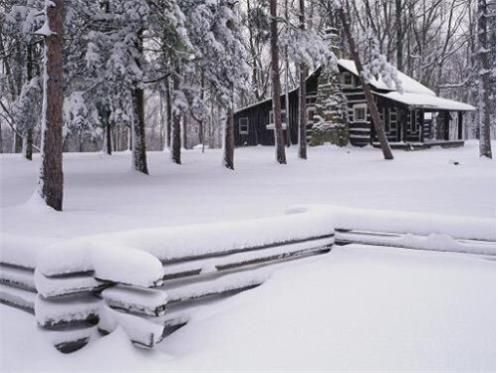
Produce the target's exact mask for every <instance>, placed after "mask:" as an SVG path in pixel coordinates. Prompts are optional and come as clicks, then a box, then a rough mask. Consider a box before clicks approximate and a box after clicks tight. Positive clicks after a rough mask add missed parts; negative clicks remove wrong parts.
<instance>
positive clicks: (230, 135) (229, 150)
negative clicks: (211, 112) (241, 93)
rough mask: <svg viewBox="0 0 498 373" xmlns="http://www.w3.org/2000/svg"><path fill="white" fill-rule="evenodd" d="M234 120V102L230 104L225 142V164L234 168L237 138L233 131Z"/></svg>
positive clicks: (229, 167) (231, 168)
mask: <svg viewBox="0 0 498 373" xmlns="http://www.w3.org/2000/svg"><path fill="white" fill-rule="evenodd" d="M233 122H234V112H233V108H232V104H230V105H229V109H228V113H227V120H226V125H225V143H224V145H225V146H224V149H223V164H224V165H225V167H226V168H228V169H230V170H233V169H234V168H235V165H234V148H235V139H234V131H233Z"/></svg>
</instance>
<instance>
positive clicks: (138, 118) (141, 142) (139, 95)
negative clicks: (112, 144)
mask: <svg viewBox="0 0 498 373" xmlns="http://www.w3.org/2000/svg"><path fill="white" fill-rule="evenodd" d="M137 36H138V45H137V50H138V52H139V53H140V54H142V53H143V39H142V30H140V31H139V32H138V35H137ZM137 62H138V63H139V61H137ZM132 99H133V105H134V107H133V109H134V115H133V121H132V132H133V133H132V148H133V149H132V151H133V167H134V168H135V170H137V171H139V172H142V173H144V174H146V175H147V174H149V170H148V168H147V147H146V145H145V100H144V90H143V88H141V87H140V86H139V83H138V82H135V87H134V88H133V91H132Z"/></svg>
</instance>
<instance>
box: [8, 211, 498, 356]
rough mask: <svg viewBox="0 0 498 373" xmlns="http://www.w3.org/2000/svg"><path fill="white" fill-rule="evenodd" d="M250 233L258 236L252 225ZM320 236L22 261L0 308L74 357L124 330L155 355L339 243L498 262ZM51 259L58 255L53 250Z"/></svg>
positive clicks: (357, 235) (438, 242)
mask: <svg viewBox="0 0 498 373" xmlns="http://www.w3.org/2000/svg"><path fill="white" fill-rule="evenodd" d="M289 222H290V223H289V226H287V227H284V228H285V229H288V231H289V232H292V229H293V227H294V225H293V224H291V223H292V220H289ZM266 223H267V222H266ZM256 228H257V227H256ZM251 229H255V226H254V224H252V223H251ZM284 231H285V230H284V229H282V232H284ZM314 232H315V233H314V234H313V235H310V236H307V237H303V236H302V235H301V236H299V237H297V238H295V239H280V238H279V239H276V240H274V241H273V242H272V241H269V242H266V243H264V244H258V245H245V246H237V245H236V244H234V245H232V246H227V245H225V246H224V247H223V249H221V250H216V249H214V248H213V247H211V248H210V249H209V250H207V252H204V253H203V252H202V251H199V252H196V253H195V254H193V253H192V251H189V252H187V253H186V254H185V255H182V254H181V250H180V251H178V250H177V251H175V254H174V255H172V256H169V257H167V256H166V257H163V256H154V255H152V254H151V253H149V252H145V251H144V252H140V254H139V256H140V257H141V259H142V260H141V261H137V262H136V263H134V261H133V260H129V258H127V253H126V251H123V253H122V254H121V255H119V256H117V257H113V256H104V257H102V258H103V259H102V260H103V261H104V262H106V263H105V265H102V263H100V262H98V263H97V264H94V268H91V267H90V266H89V265H88V263H86V264H85V265H81V266H79V267H78V266H73V267H72V268H73V269H72V270H71V271H67V270H65V269H64V267H63V266H61V267H60V268H58V267H54V268H55V269H54V268H49V269H47V268H48V267H47V266H37V267H36V268H35V265H31V267H29V266H26V265H25V263H24V262H23V263H22V264H23V266H20V265H18V264H20V262H16V260H1V259H0V302H1V303H4V304H6V305H9V306H13V307H17V308H19V309H22V310H25V311H28V312H30V313H32V314H33V315H34V316H35V318H36V321H37V323H38V325H39V326H40V327H41V328H42V329H43V330H45V331H46V334H47V336H48V337H49V339H50V340H51V341H52V343H53V345H54V346H55V347H56V348H57V349H58V350H60V351H61V352H66V353H67V352H72V351H75V350H77V349H79V348H81V347H82V346H84V345H86V344H87V343H88V342H89V341H90V340H91V339H92V338H95V337H96V336H98V334H99V333H100V334H107V333H110V332H112V331H113V330H114V329H115V328H117V327H121V328H122V329H123V330H124V331H125V332H126V334H127V335H128V337H129V338H130V340H131V341H132V342H133V343H134V344H136V345H138V346H142V347H148V348H152V347H154V345H155V344H157V343H159V342H160V341H162V340H163V339H164V338H165V337H167V336H168V335H169V334H171V333H172V332H174V331H175V330H177V329H178V328H180V327H182V326H183V325H185V324H186V323H188V321H189V319H190V318H191V316H192V313H193V312H195V309H196V307H198V306H199V304H209V303H211V302H215V301H217V300H219V299H221V298H224V297H226V296H229V295H233V294H236V293H238V292H241V291H244V290H248V289H252V288H254V287H257V286H259V285H261V284H262V283H263V282H264V281H265V280H266V279H267V278H268V276H269V275H270V273H271V268H272V266H274V265H278V264H282V263H285V262H287V261H291V260H297V259H301V258H306V257H310V256H315V255H320V254H325V253H328V252H329V251H330V250H331V249H332V247H333V245H334V244H335V245H349V244H362V245H374V246H384V247H397V248H406V249H417V250H433V251H434V250H435V251H450V252H459V253H470V254H477V255H486V256H489V257H494V256H495V255H496V248H495V242H494V241H492V240H469V239H456V240H455V239H451V237H448V236H445V235H441V234H428V235H422V234H402V233H399V232H397V233H389V232H380V231H369V230H365V229H356V230H355V229H351V228H350V227H348V228H342V229H334V228H330V229H329V230H328V232H324V230H323V229H315V230H314ZM280 237H282V235H281V236H280ZM4 250H8V249H7V248H4ZM59 254H61V255H62V254H63V251H60V253H59ZM135 254H136V253H135ZM46 255H52V256H53V255H54V251H49V252H47V254H46ZM4 257H6V258H16V257H18V255H17V256H15V255H12V256H9V255H6V256H4ZM81 258H83V256H82V257H81ZM81 258H80V259H81ZM41 259H42V260H41V262H43V257H42V258H41ZM144 259H145V260H146V262H147V263H149V264H151V265H152V267H153V268H155V271H156V272H154V273H157V275H154V276H155V277H154V276H153V277H150V276H148V277H147V276H141V274H142V273H141V272H143V270H144V269H143V267H141V263H143V260H144ZM32 262H33V261H32ZM76 262H77V261H76ZM83 262H84V261H83ZM16 263H17V264H16ZM152 267H151V268H152ZM108 268H112V269H114V270H112V271H109V270H107V269H108ZM120 269H122V272H120ZM130 273H131V274H132V276H130Z"/></svg>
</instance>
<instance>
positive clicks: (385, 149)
mask: <svg viewBox="0 0 498 373" xmlns="http://www.w3.org/2000/svg"><path fill="white" fill-rule="evenodd" d="M337 12H338V15H339V18H340V20H341V23H342V26H343V30H344V34H345V35H346V39H347V41H348V44H349V49H350V52H351V56H352V57H353V60H354V63H355V66H356V70H357V71H358V79H360V83H361V86H362V88H363V93H364V94H365V98H366V100H367V105H368V110H369V112H370V116H371V118H372V122H373V125H374V128H375V132H376V133H377V137H378V139H379V143H380V146H381V148H382V153H383V154H384V159H394V157H393V154H392V152H391V147H390V146H389V143H388V142H387V137H386V134H385V132H384V126H383V125H382V123H381V121H380V115H379V110H378V109H377V105H376V103H375V100H374V97H373V94H372V91H371V90H370V86H369V84H368V82H366V81H365V78H364V76H363V66H362V65H361V62H360V56H359V55H358V51H357V49H356V44H355V42H354V39H353V36H352V35H351V29H350V27H349V20H348V18H347V17H346V14H345V13H344V10H343V8H338V9H337Z"/></svg>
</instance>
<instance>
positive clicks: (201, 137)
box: [199, 70, 206, 153]
mask: <svg viewBox="0 0 498 373" xmlns="http://www.w3.org/2000/svg"><path fill="white" fill-rule="evenodd" d="M204 80H205V79H204V70H203V71H202V73H201V101H202V102H204V95H205V92H204V91H205V89H206V87H205V82H204ZM205 118H206V116H205V115H203V116H202V117H201V120H200V121H199V141H200V142H201V146H202V152H203V153H204V150H205V149H204V142H205V140H204V137H205V136H204V119H205Z"/></svg>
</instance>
